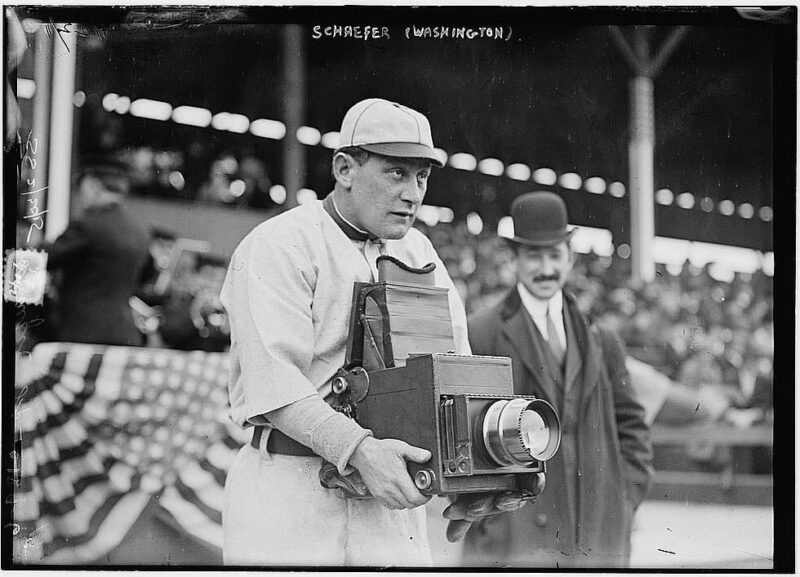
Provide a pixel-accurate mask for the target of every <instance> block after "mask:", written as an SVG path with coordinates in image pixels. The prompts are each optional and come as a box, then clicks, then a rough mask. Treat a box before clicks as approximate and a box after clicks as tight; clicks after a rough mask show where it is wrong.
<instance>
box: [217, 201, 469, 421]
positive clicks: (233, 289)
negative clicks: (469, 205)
mask: <svg viewBox="0 0 800 577" xmlns="http://www.w3.org/2000/svg"><path fill="white" fill-rule="evenodd" d="M360 244H361V243H356V242H354V241H352V240H350V239H349V238H347V236H346V235H345V234H344V233H343V232H342V230H341V229H340V228H339V226H338V225H337V224H336V223H335V222H334V221H333V219H332V218H331V217H330V215H328V213H327V212H325V209H324V208H323V206H322V201H314V202H309V203H306V204H303V205H301V206H299V207H297V208H294V209H292V210H290V211H287V212H285V213H283V214H281V215H278V216H276V217H274V218H271V219H269V220H267V221H265V222H263V223H262V224H260V225H259V226H257V227H256V228H255V229H253V231H251V232H250V234H248V235H247V236H246V237H245V238H244V240H242V242H241V243H240V245H239V246H238V247H237V249H236V251H235V252H234V255H233V257H232V258H231V262H230V265H229V267H228V274H227V276H226V278H225V283H224V284H223V287H222V292H221V294H220V298H221V300H222V304H223V305H224V306H225V308H226V310H227V312H228V315H229V319H230V325H231V361H232V362H231V377H230V381H229V383H228V394H229V399H230V404H231V416H232V417H233V419H234V420H235V421H236V422H237V423H238V424H240V425H245V423H246V422H248V421H249V422H251V423H255V424H265V423H264V420H263V419H260V418H259V416H260V415H262V414H263V413H267V412H269V411H272V410H275V409H278V408H281V407H283V406H286V405H288V404H290V403H293V402H295V401H298V400H300V399H303V398H305V397H308V396H310V395H313V394H316V393H319V394H320V395H322V396H326V395H327V394H328V393H329V391H330V380H331V378H332V377H333V376H334V374H335V373H336V371H337V370H338V369H339V368H340V367H341V366H342V364H343V363H344V358H345V349H346V346H347V336H348V328H349V327H348V322H349V319H350V308H351V303H352V297H353V283H354V282H371V281H372V280H373V278H374V274H375V272H374V270H373V269H374V267H375V263H374V260H375V258H376V257H377V256H378V255H379V254H380V247H379V245H378V244H376V243H372V242H371V241H366V245H365V246H364V250H363V252H362V251H361V250H359V248H358V247H359V245H360ZM385 252H386V254H389V255H391V256H394V257H396V258H398V259H400V260H401V261H403V262H404V263H406V264H408V265H410V266H412V267H418V268H420V267H423V266H424V265H426V264H427V263H429V262H433V263H435V264H436V271H435V273H434V274H435V279H436V285H437V286H440V287H446V288H448V289H449V296H450V313H451V316H452V320H453V337H454V340H455V346H456V352H457V353H459V354H470V348H469V342H468V340H467V324H466V315H465V313H464V306H463V304H462V302H461V298H460V296H459V295H458V291H457V290H456V288H455V286H454V285H453V282H452V280H451V279H450V277H449V276H448V274H447V270H446V269H445V266H444V264H443V263H442V261H441V259H440V258H439V256H438V255H437V254H436V251H435V250H434V248H433V246H432V245H431V242H430V241H429V240H428V239H427V238H426V237H425V236H424V235H423V234H422V233H421V232H419V231H418V230H416V229H413V228H412V229H411V230H409V231H408V234H407V235H406V236H405V237H404V238H402V239H400V240H388V241H385ZM367 259H370V263H369V264H368V262H367Z"/></svg>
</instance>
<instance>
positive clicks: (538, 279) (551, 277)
mask: <svg viewBox="0 0 800 577" xmlns="http://www.w3.org/2000/svg"><path fill="white" fill-rule="evenodd" d="M558 278H559V277H558V275H557V274H540V275H539V276H535V277H533V282H546V281H549V280H556V281H557V280H558Z"/></svg>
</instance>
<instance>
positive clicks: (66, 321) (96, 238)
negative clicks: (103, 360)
mask: <svg viewBox="0 0 800 577" xmlns="http://www.w3.org/2000/svg"><path fill="white" fill-rule="evenodd" d="M149 246H150V234H149V233H148V232H147V231H146V230H145V229H144V228H143V227H142V226H141V225H140V224H139V223H137V222H136V221H134V220H133V219H131V218H130V217H129V216H127V215H126V214H125V212H124V211H123V209H122V207H121V206H120V205H109V206H104V207H102V208H96V209H93V210H89V211H87V212H86V214H85V215H84V216H83V217H82V218H81V219H79V220H76V221H73V222H71V223H70V225H69V226H68V227H67V230H66V231H64V233H63V234H62V235H61V236H60V237H58V239H56V241H55V242H54V243H53V244H51V245H50V246H48V247H47V248H46V250H47V252H48V262H47V266H48V268H49V269H61V270H62V271H63V272H62V282H61V285H60V287H59V301H60V302H59V310H58V329H57V336H58V339H59V340H61V341H66V342H77V343H99V344H108V345H141V344H142V334H141V333H140V332H139V331H138V329H137V328H136V325H135V324H134V321H133V314H132V312H131V309H130V305H129V304H128V299H129V298H130V297H131V295H133V294H134V292H135V291H136V287H137V285H138V283H139V280H140V278H141V274H142V269H143V268H144V265H145V263H146V262H147V260H148V258H149Z"/></svg>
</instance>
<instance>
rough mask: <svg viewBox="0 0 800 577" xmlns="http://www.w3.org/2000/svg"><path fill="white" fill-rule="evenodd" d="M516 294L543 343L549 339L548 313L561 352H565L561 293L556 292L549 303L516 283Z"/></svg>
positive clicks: (565, 336) (565, 333) (565, 343)
mask: <svg viewBox="0 0 800 577" xmlns="http://www.w3.org/2000/svg"><path fill="white" fill-rule="evenodd" d="M517 292H519V297H520V299H522V305H523V306H524V307H525V310H526V311H528V314H529V315H530V316H531V318H532V319H533V322H534V324H536V328H537V329H539V332H540V333H541V334H542V337H543V338H544V340H545V341H547V340H548V339H549V338H550V334H549V333H548V332H547V314H548V311H549V313H550V319H551V320H552V321H553V326H555V327H556V333H557V334H556V337H557V338H558V342H559V343H561V348H562V350H564V351H566V350H567V332H566V329H565V328H564V315H563V308H564V296H563V293H562V292H561V291H558V292H557V293H556V294H554V295H553V297H552V298H551V299H550V300H549V301H544V300H542V299H538V298H536V297H535V296H533V295H532V294H531V293H530V292H528V289H526V288H525V287H524V286H523V284H522V283H517Z"/></svg>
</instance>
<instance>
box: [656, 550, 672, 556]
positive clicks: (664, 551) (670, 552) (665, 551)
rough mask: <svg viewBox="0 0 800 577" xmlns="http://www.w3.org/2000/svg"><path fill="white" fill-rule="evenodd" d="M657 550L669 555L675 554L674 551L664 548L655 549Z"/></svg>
mask: <svg viewBox="0 0 800 577" xmlns="http://www.w3.org/2000/svg"><path fill="white" fill-rule="evenodd" d="M657 550H658V551H661V552H662V553H669V554H670V555H676V553H675V551H667V550H666V549H657Z"/></svg>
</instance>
